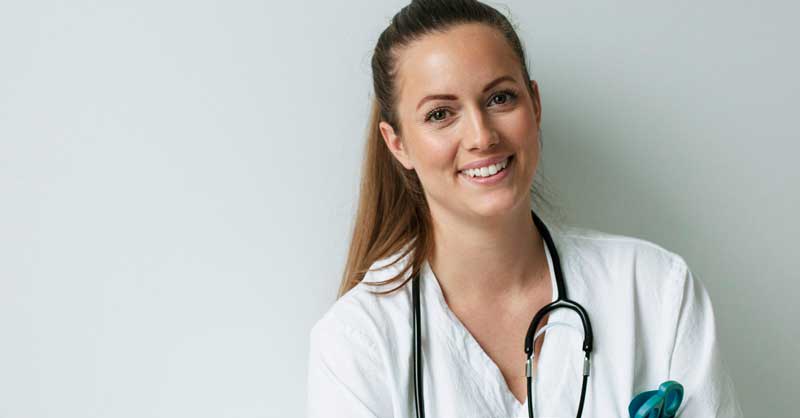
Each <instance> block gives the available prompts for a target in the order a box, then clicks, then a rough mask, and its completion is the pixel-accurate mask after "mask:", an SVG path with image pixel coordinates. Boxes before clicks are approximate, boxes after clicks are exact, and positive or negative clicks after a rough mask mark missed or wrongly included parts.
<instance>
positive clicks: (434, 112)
mask: <svg viewBox="0 0 800 418" xmlns="http://www.w3.org/2000/svg"><path fill="white" fill-rule="evenodd" d="M446 112H447V109H445V108H443V107H437V108H436V109H433V110H431V111H430V112H428V114H427V115H426V116H425V122H427V121H429V120H431V119H433V120H434V121H436V122H441V121H443V120H444V119H443V118H444V115H443V113H446ZM434 115H442V119H439V118H434V117H433V116H434Z"/></svg>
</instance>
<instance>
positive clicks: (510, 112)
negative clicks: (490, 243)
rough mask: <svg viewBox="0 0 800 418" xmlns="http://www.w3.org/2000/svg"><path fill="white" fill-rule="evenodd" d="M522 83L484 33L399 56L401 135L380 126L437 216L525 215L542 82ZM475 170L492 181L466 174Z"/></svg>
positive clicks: (436, 39)
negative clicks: (443, 212)
mask: <svg viewBox="0 0 800 418" xmlns="http://www.w3.org/2000/svg"><path fill="white" fill-rule="evenodd" d="M523 78H524V77H523V74H522V67H521V64H520V62H519V61H518V60H517V58H516V57H515V55H514V52H513V50H512V49H511V47H510V46H509V45H508V44H507V42H506V41H505V39H504V38H503V36H502V35H501V34H500V32H498V31H497V30H495V29H493V28H491V27H488V26H485V25H481V24H463V25H459V26H456V27H454V28H452V29H450V30H448V31H447V32H445V33H442V34H432V35H427V36H426V37H424V38H421V39H419V40H417V41H415V42H413V43H412V44H410V45H409V46H407V47H406V48H405V49H403V50H402V51H401V52H400V54H399V55H398V74H397V90H398V103H397V106H398V108H397V111H398V117H399V119H400V125H401V127H402V129H401V132H399V133H397V132H395V130H394V129H393V128H392V126H391V125H389V124H388V123H386V122H381V123H380V130H381V134H382V136H383V139H384V141H385V142H386V145H387V147H388V148H389V149H390V151H391V152H392V154H393V155H394V156H395V157H396V158H397V159H398V161H400V163H401V164H402V165H403V166H404V167H405V168H406V169H409V170H416V172H417V175H418V177H419V179H420V182H421V183H422V187H423V189H424V191H425V195H426V197H427V199H428V204H429V205H430V207H431V211H432V212H439V211H441V210H446V211H449V212H451V213H457V214H460V215H463V216H467V217H470V216H471V217H475V216H480V217H491V216H502V215H503V214H505V213H508V212H509V211H511V210H512V209H514V208H515V207H518V205H522V204H524V205H526V208H527V205H528V204H529V203H528V202H529V190H530V187H531V183H532V182H533V176H534V174H535V172H536V167H537V165H538V160H539V143H538V141H539V138H538V127H539V123H540V121H541V104H540V100H539V90H538V86H537V85H536V82H535V81H533V80H524V79H523ZM526 83H530V84H531V87H532V90H533V92H534V95H533V96H534V97H531V96H530V94H529V93H528V91H527V88H526ZM509 156H510V158H507V157H509ZM487 159H488V160H489V161H488V162H487V161H485V160H487ZM492 162H499V163H500V165H499V166H497V165H494V166H492V164H491V163H492ZM475 164H477V167H479V171H483V173H482V174H481V175H483V176H485V175H487V174H489V176H488V177H480V176H476V177H473V176H474V175H475V174H476V173H475V172H469V171H465V168H467V167H472V166H473V165H475ZM489 166H492V167H489ZM503 166H504V168H503ZM481 168H483V169H481ZM497 168H500V169H501V170H500V171H499V172H497V173H496V174H493V175H492V173H493V172H494V171H495V170H496V169H497ZM487 171H488V173H487Z"/></svg>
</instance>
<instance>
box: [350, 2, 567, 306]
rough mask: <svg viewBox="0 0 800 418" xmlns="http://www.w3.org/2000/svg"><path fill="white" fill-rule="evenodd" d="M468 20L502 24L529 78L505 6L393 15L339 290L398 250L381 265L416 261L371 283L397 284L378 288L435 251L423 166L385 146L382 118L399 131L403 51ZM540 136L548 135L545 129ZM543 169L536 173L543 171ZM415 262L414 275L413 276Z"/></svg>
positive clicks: (417, 9) (381, 41)
mask: <svg viewBox="0 0 800 418" xmlns="http://www.w3.org/2000/svg"><path fill="white" fill-rule="evenodd" d="M462 23H482V24H486V25H489V26H490V27H492V28H495V29H497V30H498V31H500V33H502V34H503V35H504V37H505V39H506V40H507V41H508V44H509V45H510V46H511V48H512V49H513V51H514V53H515V54H516V56H517V58H518V59H519V62H520V65H521V67H522V73H523V75H524V77H525V78H523V80H525V81H528V80H530V75H529V73H528V66H527V64H526V58H525V51H524V49H523V46H522V43H521V42H520V40H519V37H518V36H517V33H516V30H515V28H514V26H513V25H512V24H511V22H509V20H508V19H507V18H506V17H505V16H504V15H503V14H502V13H500V12H498V11H497V10H495V9H494V8H492V7H490V6H488V5H486V4H483V3H481V2H479V1H475V0H419V1H417V0H415V1H412V2H411V4H409V5H407V6H405V7H403V8H402V9H401V10H400V11H399V12H398V13H397V14H395V15H394V17H393V18H392V20H391V23H390V24H389V26H388V27H387V28H386V29H385V30H384V31H383V33H381V35H380V37H379V38H378V41H377V45H376V46H375V50H374V52H373V55H372V83H373V88H374V95H375V96H374V98H373V100H372V108H371V111H370V119H369V125H368V130H367V135H366V144H365V148H364V159H363V162H362V167H361V185H360V194H359V199H358V209H357V211H356V216H355V220H354V221H355V223H354V224H353V235H352V239H351V241H350V250H349V251H348V255H347V264H346V265H345V269H344V274H343V276H342V282H341V285H340V287H339V293H338V297H341V296H342V295H344V294H345V293H347V291H349V290H350V289H352V288H353V287H355V286H356V285H357V284H358V283H359V282H360V281H361V280H362V279H363V278H364V275H365V274H366V273H367V272H368V271H370V267H371V266H372V264H373V263H374V262H375V261H378V260H382V259H385V258H387V257H389V256H393V255H397V256H396V258H395V259H394V260H392V262H391V263H390V264H388V265H386V266H382V268H383V267H388V266H391V265H394V264H395V263H396V262H397V261H399V260H400V259H402V258H404V257H405V256H406V255H408V254H409V253H412V255H411V258H410V262H408V263H406V264H405V266H404V268H403V269H402V270H400V271H399V273H398V274H396V275H395V276H394V277H391V278H389V279H387V280H384V281H369V282H365V284H370V285H377V286H379V285H385V284H388V283H392V282H397V281H400V280H402V279H403V277H406V279H405V280H403V281H402V283H400V284H399V285H398V286H396V287H395V288H393V289H390V290H388V291H383V292H375V293H378V294H386V293H391V292H393V291H395V290H397V289H399V288H401V287H403V286H404V285H405V284H406V283H407V282H408V280H410V279H411V278H412V277H414V275H416V274H417V273H418V272H419V270H420V267H421V266H422V264H423V262H424V261H425V260H426V259H427V258H428V257H429V256H430V255H431V252H432V250H433V233H432V227H431V225H432V224H431V215H430V210H429V208H428V202H427V201H426V199H425V194H424V192H423V189H422V185H421V184H420V181H419V178H418V177H417V174H416V171H414V170H405V168H404V167H403V166H402V165H401V164H400V163H399V162H398V161H397V159H396V158H394V156H393V155H392V153H391V152H390V151H389V149H388V148H387V147H386V144H385V143H384V141H383V138H382V136H381V133H380V130H379V128H378V124H379V123H380V121H382V120H383V121H386V122H387V123H389V124H390V125H391V126H392V127H393V129H394V131H395V132H396V133H397V134H398V135H399V134H400V129H401V125H400V121H399V120H398V117H397V113H396V109H395V104H396V103H397V96H396V83H395V76H396V71H397V67H396V64H397V57H398V54H399V52H400V51H401V50H402V49H403V47H405V46H407V45H409V44H410V43H411V42H413V41H415V40H417V39H419V38H421V37H423V36H424V35H427V34H430V33H434V32H437V33H441V32H445V31H446V30H447V29H449V28H452V27H453V26H455V25H457V24H462ZM525 84H526V86H527V89H528V93H529V96H530V97H531V99H532V100H533V97H534V92H533V88H532V87H531V85H530V83H528V82H526V83H525ZM539 138H540V141H541V135H540V136H539ZM541 146H542V144H541V142H540V147H541ZM538 171H539V170H537V174H539V175H541V174H540V173H538ZM537 180H538V179H537V178H534V184H533V186H532V190H531V192H532V195H533V196H534V198H533V201H534V202H535V203H544V204H545V206H546V207H547V208H548V209H550V210H549V211H548V212H553V211H552V209H553V208H554V205H552V204H551V203H550V202H549V201H548V199H547V198H546V197H545V195H546V194H548V193H547V188H546V187H545V185H544V182H543V181H537ZM543 192H544V193H543ZM538 214H539V213H538V212H537V215H538ZM409 269H410V270H411V274H410V275H407V273H408V270H409Z"/></svg>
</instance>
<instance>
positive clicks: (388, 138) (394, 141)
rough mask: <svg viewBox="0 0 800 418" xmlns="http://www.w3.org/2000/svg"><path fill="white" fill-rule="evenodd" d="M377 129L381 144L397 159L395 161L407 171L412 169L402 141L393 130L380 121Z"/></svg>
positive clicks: (390, 126) (412, 165)
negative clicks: (381, 140)
mask: <svg viewBox="0 0 800 418" xmlns="http://www.w3.org/2000/svg"><path fill="white" fill-rule="evenodd" d="M378 128H379V129H380V131H381V136H382V137H383V142H385V143H386V147H387V148H389V151H391V153H392V154H393V155H394V157H395V158H397V161H399V162H400V164H402V165H403V167H405V168H406V169H408V170H411V169H413V168H414V164H413V163H412V162H411V159H410V158H409V154H408V150H407V149H406V146H405V144H404V143H403V140H402V139H401V138H400V137H399V136H398V135H396V134H395V132H394V128H393V127H392V125H390V124H388V123H387V122H385V121H381V122H380V123H379V124H378Z"/></svg>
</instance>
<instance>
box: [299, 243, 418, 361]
mask: <svg viewBox="0 0 800 418" xmlns="http://www.w3.org/2000/svg"><path fill="white" fill-rule="evenodd" d="M393 259H394V258H391V257H389V258H386V259H382V260H378V261H376V262H375V263H373V264H372V266H371V267H370V271H369V272H368V273H367V274H366V275H365V276H364V279H363V280H362V281H361V282H360V283H358V285H356V286H355V287H353V288H352V289H350V290H349V291H348V292H347V293H345V294H344V295H342V296H341V297H340V298H339V299H337V300H336V301H335V302H334V303H333V305H332V306H330V308H329V309H328V310H327V311H326V312H325V313H324V314H323V316H322V317H321V318H320V319H319V320H318V321H317V322H316V323H315V324H314V325H313V327H312V328H311V339H312V340H315V339H316V340H326V341H323V342H324V343H325V344H326V345H331V344H336V345H340V346H354V345H357V346H359V347H360V348H363V349H365V350H367V351H370V352H373V353H378V352H380V351H381V349H382V348H386V347H385V346H386V345H387V344H388V342H390V341H392V340H393V339H394V338H395V337H394V335H396V333H398V332H401V333H406V332H410V331H408V329H410V318H409V314H410V305H411V293H410V286H409V285H405V286H403V287H402V288H400V289H398V290H396V291H394V292H391V293H388V294H377V293H376V292H379V291H386V290H390V289H393V288H395V287H397V286H399V285H400V284H401V283H402V281H396V282H392V283H390V284H386V285H374V284H370V283H375V282H380V281H383V280H386V279H390V278H392V277H394V276H395V275H397V274H398V273H399V272H400V271H401V270H402V267H403V266H404V265H405V263H406V262H407V258H404V259H401V260H400V261H398V262H397V263H396V264H394V265H390V264H391V263H390V261H391V260H393ZM353 348H356V347H353Z"/></svg>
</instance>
